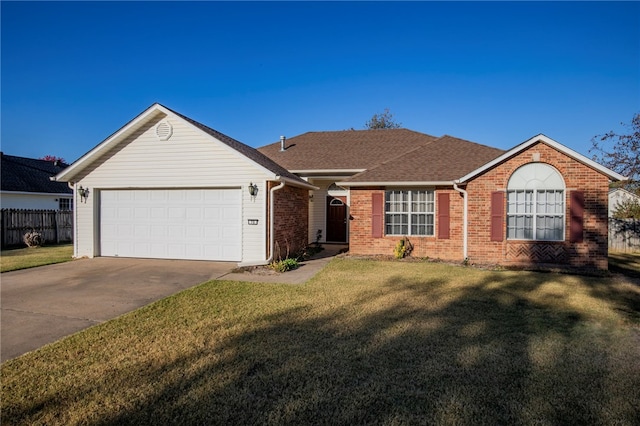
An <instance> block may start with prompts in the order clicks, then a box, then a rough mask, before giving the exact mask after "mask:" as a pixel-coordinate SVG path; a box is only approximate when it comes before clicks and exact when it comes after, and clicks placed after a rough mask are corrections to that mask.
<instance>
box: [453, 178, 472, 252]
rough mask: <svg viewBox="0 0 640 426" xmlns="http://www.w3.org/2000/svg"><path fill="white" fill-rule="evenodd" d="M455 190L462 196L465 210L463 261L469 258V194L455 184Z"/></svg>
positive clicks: (463, 215)
mask: <svg viewBox="0 0 640 426" xmlns="http://www.w3.org/2000/svg"><path fill="white" fill-rule="evenodd" d="M453 189H455V190H456V191H458V192H459V193H461V194H462V199H463V205H464V206H463V210H462V260H467V258H468V257H469V254H468V253H469V213H468V212H469V194H468V193H467V190H466V189H462V188H459V187H458V185H457V184H456V183H455V182H454V183H453Z"/></svg>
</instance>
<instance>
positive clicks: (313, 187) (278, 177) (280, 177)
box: [275, 175, 320, 191]
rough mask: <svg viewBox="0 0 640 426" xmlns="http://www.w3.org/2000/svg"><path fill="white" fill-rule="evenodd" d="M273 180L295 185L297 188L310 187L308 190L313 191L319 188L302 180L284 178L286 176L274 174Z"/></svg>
mask: <svg viewBox="0 0 640 426" xmlns="http://www.w3.org/2000/svg"><path fill="white" fill-rule="evenodd" d="M275 180H277V181H278V182H286V183H288V184H289V185H290V186H296V187H298V188H305V189H310V190H313V191H317V190H319V189H320V188H319V187H317V186H314V185H311V184H310V183H307V184H305V183H303V182H299V181H297V180H293V179H291V178H286V177H283V176H279V175H278V176H276V179H275Z"/></svg>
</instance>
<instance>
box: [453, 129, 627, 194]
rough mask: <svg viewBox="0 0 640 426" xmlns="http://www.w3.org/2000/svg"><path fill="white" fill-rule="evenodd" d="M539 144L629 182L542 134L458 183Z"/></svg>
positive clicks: (460, 180) (459, 181) (607, 174)
mask: <svg viewBox="0 0 640 426" xmlns="http://www.w3.org/2000/svg"><path fill="white" fill-rule="evenodd" d="M538 142H541V143H544V144H546V145H548V146H550V147H552V148H554V149H555V150H557V151H559V152H561V153H563V154H565V155H567V156H568V157H571V158H573V159H574V160H576V161H578V162H580V163H582V164H584V165H585V166H587V167H590V168H592V169H594V170H597V171H598V172H600V173H602V174H603V175H605V176H607V177H608V178H609V179H611V180H613V181H620V180H627V179H628V178H626V177H624V176H622V175H620V174H618V173H616V172H614V171H613V170H610V169H608V168H606V167H604V166H603V165H601V164H598V163H596V162H595V161H593V160H590V159H588V158H587V157H585V156H584V155H582V154H579V153H578V152H576V151H574V150H572V149H570V148H567V147H566V146H564V145H562V144H561V143H559V142H556V141H554V140H553V139H551V138H549V137H547V136H545V135H543V134H542V133H541V134H538V135H536V136H534V137H532V138H530V139H528V140H526V141H524V142H523V143H521V144H520V145H517V146H515V147H514V148H511V149H510V150H509V151H507V152H505V153H504V154H502V155H501V156H499V157H497V158H495V159H494V160H492V161H490V162H488V163H486V164H484V165H482V166H481V167H478V168H477V169H475V170H473V171H471V172H469V173H468V174H466V175H464V176H462V177H461V178H460V179H457V183H465V182H467V181H469V180H471V179H473V178H475V177H476V176H478V175H480V174H482V173H484V172H485V171H487V170H489V169H490V168H492V167H494V166H495V165H497V164H500V163H502V162H503V161H505V160H507V159H509V158H511V157H513V156H515V155H517V154H519V153H521V152H523V151H524V150H526V149H527V148H529V147H530V146H531V145H533V144H536V143H538Z"/></svg>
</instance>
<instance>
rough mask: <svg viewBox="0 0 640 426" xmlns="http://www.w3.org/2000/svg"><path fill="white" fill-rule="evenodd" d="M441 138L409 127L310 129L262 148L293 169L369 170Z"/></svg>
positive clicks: (286, 166) (259, 149) (260, 149)
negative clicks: (341, 129)
mask: <svg viewBox="0 0 640 426" xmlns="http://www.w3.org/2000/svg"><path fill="white" fill-rule="evenodd" d="M436 139H437V138H436V137H434V136H431V135H427V134H424V133H419V132H415V131H413V130H408V129H379V130H343V131H334V132H308V133H304V134H302V135H299V136H295V137H292V138H290V139H287V141H286V149H285V151H284V152H282V151H280V142H276V143H273V144H270V145H266V146H263V147H261V148H258V151H260V152H261V153H263V154H265V155H266V156H268V157H269V158H271V159H272V160H274V161H275V162H277V163H278V164H280V165H281V166H282V167H284V168H286V169H288V170H292V171H299V170H365V169H369V168H371V167H374V166H376V165H378V164H380V163H381V162H382V161H384V160H385V159H389V158H393V157H397V156H398V155H400V154H402V153H405V152H407V151H410V150H412V149H415V148H416V147H419V146H423V145H426V144H428V143H431V142H433V141H434V140H436Z"/></svg>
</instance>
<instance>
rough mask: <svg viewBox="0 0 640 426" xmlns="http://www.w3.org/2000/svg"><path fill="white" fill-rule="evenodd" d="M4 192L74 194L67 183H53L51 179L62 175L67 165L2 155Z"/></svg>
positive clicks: (2, 187) (2, 186) (0, 155)
mask: <svg viewBox="0 0 640 426" xmlns="http://www.w3.org/2000/svg"><path fill="white" fill-rule="evenodd" d="M0 157H1V158H2V164H1V165H0V167H1V170H2V172H1V173H2V177H1V180H0V182H1V183H0V186H1V189H2V191H11V192H33V193H50V194H72V193H73V191H72V190H71V188H69V186H68V185H67V184H66V183H63V182H53V181H51V177H53V176H55V175H56V174H58V173H60V172H61V171H62V170H64V169H65V168H66V167H68V165H67V164H64V163H59V162H53V161H48V160H37V159H33V158H26V157H16V156H13V155H5V154H4V153H2V154H0Z"/></svg>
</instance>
